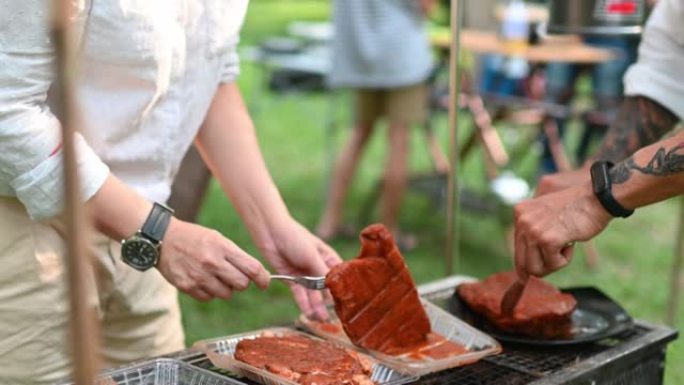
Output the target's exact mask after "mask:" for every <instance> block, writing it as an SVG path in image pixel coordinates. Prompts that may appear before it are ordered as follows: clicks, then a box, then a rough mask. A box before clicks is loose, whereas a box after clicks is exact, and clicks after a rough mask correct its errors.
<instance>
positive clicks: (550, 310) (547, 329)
mask: <svg viewBox="0 0 684 385" xmlns="http://www.w3.org/2000/svg"><path fill="white" fill-rule="evenodd" d="M517 279H518V278H517V275H516V273H515V272H513V271H509V272H503V273H497V274H494V275H491V276H489V277H487V278H486V279H485V280H483V281H480V282H474V283H465V284H462V285H460V286H459V287H458V295H459V296H460V297H461V299H462V300H463V301H465V302H466V303H467V304H468V306H470V308H471V309H472V310H473V311H475V312H476V313H478V314H481V315H483V316H484V317H485V318H486V319H487V320H488V321H489V322H491V323H492V324H493V325H494V326H496V327H497V328H499V329H501V330H503V331H506V332H509V333H515V334H524V335H527V336H531V337H535V338H543V339H559V338H569V337H570V336H571V328H572V319H571V315H572V312H573V311H574V310H575V307H576V306H577V302H576V301H575V299H574V298H573V297H572V296H571V295H569V294H564V293H561V292H560V291H559V290H558V289H557V288H555V287H554V286H553V285H551V284H550V283H548V282H545V281H543V280H541V279H539V278H536V277H530V280H529V281H528V282H527V285H526V287H525V291H524V292H523V295H522V297H521V298H520V302H518V305H517V306H516V308H515V310H514V311H513V314H512V315H508V316H506V315H503V314H502V313H501V298H502V297H503V295H504V293H505V292H506V289H508V287H509V286H510V285H511V284H512V283H513V282H515V281H516V280H517Z"/></svg>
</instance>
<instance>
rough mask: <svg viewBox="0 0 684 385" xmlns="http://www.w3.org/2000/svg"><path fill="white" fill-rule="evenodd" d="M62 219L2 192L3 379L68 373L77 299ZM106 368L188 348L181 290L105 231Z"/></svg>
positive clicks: (25, 380)
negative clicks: (127, 259) (135, 263)
mask: <svg viewBox="0 0 684 385" xmlns="http://www.w3.org/2000/svg"><path fill="white" fill-rule="evenodd" d="M60 234H63V232H62V231H61V226H60V224H59V223H58V222H57V221H54V222H45V223H43V222H35V221H32V220H31V219H30V218H29V217H28V216H27V214H26V211H25V210H24V207H23V206H22V205H21V204H20V203H19V202H18V201H16V200H14V199H7V198H1V197H0V384H37V383H39V384H41V383H45V384H47V383H54V382H55V381H57V380H59V379H60V378H63V377H65V376H68V375H69V373H70V369H71V363H70V358H69V353H68V342H67V328H68V319H69V305H68V300H67V292H66V290H67V286H66V282H65V279H64V274H65V271H64V267H63V262H62V259H63V258H64V257H65V256H64V250H65V246H64V241H63V238H62V236H61V235H60ZM90 250H91V252H92V255H93V256H94V257H95V258H94V260H95V271H97V272H98V273H97V280H96V279H95V274H92V275H91V277H90V279H91V281H92V282H96V283H95V286H96V287H97V290H96V293H95V290H93V293H92V294H93V295H92V303H93V305H94V306H96V307H97V308H96V309H97V311H98V313H99V314H100V322H101V326H100V334H101V338H102V347H101V350H102V361H103V365H104V366H105V367H109V366H117V365H121V364H124V363H126V362H130V361H135V360H141V359H144V358H147V357H151V356H155V355H159V354H164V353H169V352H172V351H175V350H179V349H182V348H183V339H184V337H183V330H182V326H181V320H180V310H179V306H178V297H177V292H176V290H175V288H173V287H172V286H171V285H170V284H168V283H167V282H166V281H165V280H164V278H163V277H162V276H161V275H160V274H159V272H158V271H157V270H156V269H151V270H148V271H146V272H144V273H141V272H138V271H136V270H133V269H132V268H130V267H128V266H127V265H125V264H123V263H122V262H121V261H120V259H119V248H118V243H116V242H113V241H109V240H107V239H105V238H104V237H103V236H99V237H98V238H97V241H96V242H95V244H94V246H93V247H92V248H91V249H90Z"/></svg>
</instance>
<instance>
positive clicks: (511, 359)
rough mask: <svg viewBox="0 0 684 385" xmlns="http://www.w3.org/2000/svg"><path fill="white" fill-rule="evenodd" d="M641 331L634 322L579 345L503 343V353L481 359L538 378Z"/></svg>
mask: <svg viewBox="0 0 684 385" xmlns="http://www.w3.org/2000/svg"><path fill="white" fill-rule="evenodd" d="M645 332H646V329H644V328H641V327H638V326H635V327H634V329H632V330H629V331H627V332H626V333H624V334H622V335H620V336H619V337H618V338H611V339H609V340H605V341H601V342H598V343H595V344H588V345H582V346H579V347H577V346H564V347H544V348H541V347H537V348H529V347H523V346H515V345H504V351H503V353H501V354H499V355H496V356H491V357H486V358H485V359H484V360H485V361H489V362H492V363H494V364H496V365H499V366H504V367H507V368H511V369H514V370H518V371H521V372H524V373H528V374H530V375H532V376H535V377H537V378H541V377H544V376H546V375H548V374H550V373H553V372H556V371H558V370H561V369H564V368H568V367H571V366H574V365H575V364H577V363H579V362H582V361H583V360H585V359H587V358H589V357H592V356H594V355H596V354H598V353H601V352H603V351H606V350H608V349H610V348H612V347H613V346H616V345H619V344H620V343H622V342H626V341H629V340H631V339H633V338H635V337H637V336H640V335H643V334H644V333H645Z"/></svg>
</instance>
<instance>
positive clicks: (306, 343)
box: [234, 335, 375, 385]
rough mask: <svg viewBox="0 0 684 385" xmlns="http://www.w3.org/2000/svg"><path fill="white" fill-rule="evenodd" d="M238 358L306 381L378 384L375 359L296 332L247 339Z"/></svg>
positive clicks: (237, 350) (307, 383)
mask: <svg viewBox="0 0 684 385" xmlns="http://www.w3.org/2000/svg"><path fill="white" fill-rule="evenodd" d="M234 357H235V359H237V360H239V361H242V362H245V363H247V364H249V365H251V366H254V367H255V368H259V369H264V370H267V371H269V372H271V373H273V374H276V375H278V376H280V377H283V378H285V379H287V380H290V381H294V382H297V383H299V384H303V385H374V384H375V383H374V382H373V381H372V380H371V379H370V375H371V372H372V363H371V362H369V361H368V360H367V359H365V358H363V357H361V356H359V355H358V354H357V353H356V352H353V351H351V350H347V349H342V348H339V347H337V346H335V345H332V344H331V343H329V342H325V341H319V340H314V339H312V338H308V337H304V336H298V335H292V336H278V337H275V336H273V337H267V336H264V337H258V338H254V339H244V340H242V341H240V342H238V344H237V346H236V348H235V355H234Z"/></svg>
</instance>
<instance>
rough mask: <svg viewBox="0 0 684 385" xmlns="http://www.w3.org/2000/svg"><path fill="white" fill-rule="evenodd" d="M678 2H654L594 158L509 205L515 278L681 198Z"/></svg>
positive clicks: (683, 35) (683, 42)
mask: <svg viewBox="0 0 684 385" xmlns="http://www.w3.org/2000/svg"><path fill="white" fill-rule="evenodd" d="M682 20H684V2H682V1H681V0H659V1H658V2H657V4H656V5H655V8H654V10H653V13H652V14H651V16H650V18H649V20H648V22H647V24H646V28H645V31H644V34H643V36H642V41H641V44H640V46H639V56H638V60H637V62H636V63H635V64H634V65H632V66H631V67H630V68H629V70H628V71H627V74H626V75H625V78H624V85H625V99H624V101H623V102H622V105H621V106H620V109H619V112H618V114H617V117H616V118H615V121H614V122H613V123H612V125H611V127H610V129H609V130H608V133H607V135H606V137H605V138H604V140H603V143H602V145H601V147H600V149H599V151H598V153H597V154H595V155H594V157H593V159H592V160H590V161H587V162H586V163H585V165H584V166H583V167H582V168H581V169H579V170H576V171H572V172H565V173H559V174H551V175H547V176H545V177H543V178H542V179H541V181H540V184H539V187H538V189H537V192H536V194H537V196H536V197H535V198H534V199H531V200H528V201H525V202H522V203H520V204H518V205H517V206H516V207H515V263H516V269H517V271H518V274H519V275H520V276H521V278H523V279H524V278H525V277H527V276H528V275H535V276H544V275H546V274H549V273H551V272H554V271H556V270H559V269H561V268H563V267H564V266H566V265H567V264H568V263H570V261H571V259H572V253H573V247H572V244H573V242H575V241H585V240H588V239H591V238H593V237H595V236H596V235H598V234H599V233H600V232H602V231H603V230H604V229H605V228H606V226H608V224H609V223H610V221H611V220H613V219H614V218H616V217H628V216H630V215H631V214H632V213H633V211H634V209H636V208H639V207H642V206H645V205H648V204H652V203H655V202H659V201H662V200H665V199H667V198H670V197H674V196H678V195H682V194H684V132H683V131H681V130H679V131H675V132H674V133H672V134H671V135H670V136H669V137H667V136H666V137H665V138H664V139H662V137H663V136H665V135H666V134H669V133H671V132H672V131H673V129H674V128H675V127H676V126H677V123H679V122H681V121H682V119H684V82H683V81H682V68H684V24H682Z"/></svg>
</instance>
